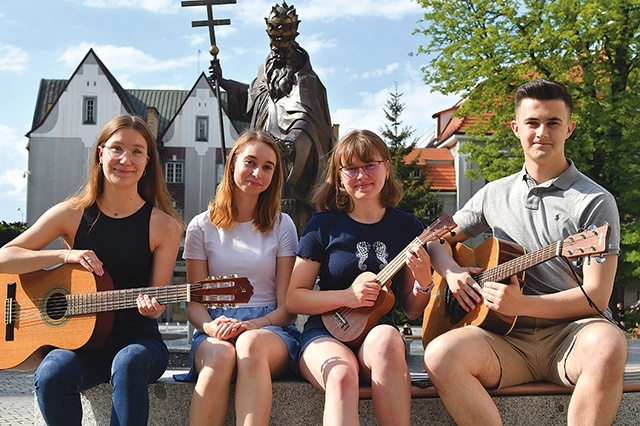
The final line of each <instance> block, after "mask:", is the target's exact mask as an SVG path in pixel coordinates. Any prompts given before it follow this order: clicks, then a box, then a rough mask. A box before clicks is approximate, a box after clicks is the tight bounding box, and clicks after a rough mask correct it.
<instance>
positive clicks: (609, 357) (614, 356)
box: [579, 325, 628, 369]
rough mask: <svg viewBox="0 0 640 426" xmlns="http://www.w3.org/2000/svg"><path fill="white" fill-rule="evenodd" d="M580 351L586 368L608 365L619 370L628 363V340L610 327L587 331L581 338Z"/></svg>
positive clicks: (598, 327)
mask: <svg viewBox="0 0 640 426" xmlns="http://www.w3.org/2000/svg"><path fill="white" fill-rule="evenodd" d="M579 349H580V351H581V353H582V354H583V356H582V358H583V359H584V360H585V362H584V365H585V366H589V365H592V366H594V367H595V366H597V365H599V366H602V365H608V366H610V367H611V368H614V369H615V368H617V369H619V368H624V365H625V364H626V361H627V352H628V343H627V339H626V338H625V336H624V335H623V334H622V333H620V332H618V330H614V329H613V327H611V326H608V325H597V326H592V327H590V328H587V329H585V330H584V331H583V332H582V333H581V336H580V344H579Z"/></svg>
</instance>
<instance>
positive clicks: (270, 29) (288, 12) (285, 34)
mask: <svg viewBox="0 0 640 426" xmlns="http://www.w3.org/2000/svg"><path fill="white" fill-rule="evenodd" d="M264 20H265V22H266V23H267V34H269V37H270V38H271V44H272V45H273V46H276V47H284V48H286V47H290V46H291V45H293V43H294V42H295V39H296V37H297V36H298V24H299V23H300V21H299V20H298V15H297V13H296V8H295V7H294V6H293V5H292V6H288V5H287V2H286V1H285V2H282V6H280V5H279V4H277V3H276V5H275V6H273V7H272V8H271V13H269V16H267V17H266V18H264Z"/></svg>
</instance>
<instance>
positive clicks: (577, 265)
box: [572, 257, 582, 268]
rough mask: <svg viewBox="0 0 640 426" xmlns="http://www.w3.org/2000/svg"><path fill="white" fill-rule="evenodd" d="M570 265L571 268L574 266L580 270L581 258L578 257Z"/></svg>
mask: <svg viewBox="0 0 640 426" xmlns="http://www.w3.org/2000/svg"><path fill="white" fill-rule="evenodd" d="M572 263H573V266H575V267H576V268H580V267H581V266H582V258H581V257H579V258H577V259H576V260H574V261H573V262H572Z"/></svg>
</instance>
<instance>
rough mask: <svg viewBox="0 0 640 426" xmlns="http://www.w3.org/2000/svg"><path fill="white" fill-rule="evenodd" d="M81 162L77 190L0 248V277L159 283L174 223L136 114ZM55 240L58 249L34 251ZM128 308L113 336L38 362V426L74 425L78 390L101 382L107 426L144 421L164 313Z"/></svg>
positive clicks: (159, 366)
mask: <svg viewBox="0 0 640 426" xmlns="http://www.w3.org/2000/svg"><path fill="white" fill-rule="evenodd" d="M90 158H91V160H90V161H91V164H90V167H89V176H88V179H87V182H86V183H85V185H84V187H83V189H82V190H81V191H80V192H79V193H78V194H77V195H75V196H74V197H72V198H70V199H68V200H66V201H63V202H61V203H59V204H57V205H55V206H53V207H52V208H50V209H49V210H48V211H46V212H45V213H44V214H43V215H42V216H41V217H40V218H39V219H38V220H37V221H36V222H35V223H34V224H33V226H31V227H30V228H29V229H27V230H26V231H25V232H24V233H22V234H21V235H20V236H18V237H16V238H15V239H14V240H13V241H11V242H9V243H8V244H6V245H5V246H4V247H2V248H1V249H0V272H3V273H16V274H17V273H26V272H32V271H36V270H40V269H43V268H46V267H50V266H53V265H55V264H59V263H77V264H79V265H81V266H82V267H83V268H85V269H86V270H88V271H90V272H92V273H94V274H96V275H97V276H103V275H104V274H105V273H107V272H108V274H109V275H110V277H111V280H112V282H113V285H114V288H115V289H125V288H139V287H147V286H149V287H151V286H165V285H167V284H168V283H169V281H170V279H171V275H172V273H173V265H174V263H175V260H176V257H177V254H178V249H179V245H180V238H181V235H182V231H183V224H182V221H181V219H180V218H179V216H178V215H177V213H176V211H175V210H174V208H173V206H172V203H171V198H170V196H169V192H168V190H167V187H166V185H165V183H164V178H163V176H162V170H161V168H160V161H159V158H158V151H157V147H156V144H155V138H154V136H153V134H152V132H151V129H150V128H149V127H148V125H147V124H146V123H145V122H144V121H143V120H142V119H141V118H139V117H134V116H130V115H122V116H118V117H115V118H114V119H112V120H111V121H109V122H108V123H107V124H106V125H105V127H104V128H103V129H102V131H101V133H100V134H99V136H98V138H97V141H96V143H95V144H94V146H93V151H92V154H91V157H90ZM58 238H60V239H61V240H62V242H63V244H64V246H65V248H63V249H56V250H53V249H52V250H42V249H43V248H45V247H46V246H47V245H49V244H50V243H52V242H54V241H55V240H56V239H58ZM136 304H137V309H135V308H133V309H125V310H118V311H115V313H114V314H115V315H114V324H113V329H112V331H111V333H110V335H109V337H108V339H107V342H106V343H105V344H104V345H102V346H101V347H100V348H98V349H96V350H87V349H79V350H75V351H70V350H65V349H54V350H53V351H51V352H49V353H48V354H47V355H46V356H45V358H44V359H43V360H42V362H41V363H40V365H39V366H38V368H37V370H36V374H35V385H36V395H37V399H38V405H39V406H40V411H41V412H42V415H43V417H44V419H45V421H46V422H47V424H50V425H56V424H64V425H80V424H81V421H82V407H81V403H80V392H81V391H83V390H86V389H89V388H91V387H94V386H96V385H98V384H100V383H105V382H109V381H110V382H111V384H112V385H113V408H112V413H111V424H131V425H134V424H135V425H140V424H147V421H148V414H149V401H148V393H147V385H148V384H149V383H151V382H153V381H155V380H157V379H158V378H159V377H160V376H161V375H162V373H163V372H164V370H165V369H166V367H167V364H168V350H167V347H166V346H165V344H164V342H163V341H162V337H161V335H160V332H159V331H158V325H157V322H156V319H157V318H158V317H159V316H160V315H161V314H162V312H163V311H164V309H165V306H164V305H161V304H160V303H159V302H158V301H157V300H156V299H155V298H151V297H149V296H148V295H146V294H141V295H139V296H138V298H137V300H136Z"/></svg>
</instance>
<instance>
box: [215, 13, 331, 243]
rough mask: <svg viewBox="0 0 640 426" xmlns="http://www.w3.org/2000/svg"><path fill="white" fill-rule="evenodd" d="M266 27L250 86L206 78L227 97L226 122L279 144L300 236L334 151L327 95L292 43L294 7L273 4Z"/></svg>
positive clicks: (218, 73)
mask: <svg viewBox="0 0 640 426" xmlns="http://www.w3.org/2000/svg"><path fill="white" fill-rule="evenodd" d="M265 21H266V23H267V34H268V35H269V39H270V47H271V49H270V52H269V55H268V56H267V58H266V60H265V62H264V64H262V65H260V67H259V68H258V76H257V77H256V79H255V80H253V82H252V83H251V84H250V85H247V84H244V83H240V82H237V81H234V80H228V79H225V78H223V77H222V70H221V69H213V68H212V69H211V73H212V75H213V76H214V78H216V79H217V81H218V82H219V84H220V87H222V88H223V89H224V90H225V91H226V92H227V113H228V115H229V117H230V118H231V119H235V120H240V121H245V122H250V125H251V127H254V128H257V129H262V130H266V131H267V132H269V133H270V134H271V135H273V136H274V138H275V139H276V140H277V141H278V143H279V145H280V149H281V152H282V158H283V162H284V163H285V164H284V166H285V167H284V170H285V174H286V175H285V179H286V184H285V190H284V194H283V204H284V205H283V208H284V210H285V211H287V212H288V213H289V214H290V215H291V216H292V218H293V219H294V221H295V222H296V226H297V227H298V231H299V232H300V231H301V230H302V228H304V226H305V225H306V223H307V222H308V220H309V218H310V217H311V214H312V213H313V211H314V208H313V207H312V206H311V205H310V201H309V198H310V195H311V194H310V193H311V190H312V188H313V186H314V184H315V183H316V182H317V180H318V179H320V177H321V175H322V173H323V172H324V170H325V166H326V156H327V153H328V152H329V151H330V150H331V148H332V146H333V139H334V137H333V131H332V124H331V117H330V114H329V105H328V102H327V92H326V89H325V87H324V86H323V84H322V82H321V81H320V79H319V78H318V76H317V75H316V73H315V72H314V71H313V69H312V67H311V62H310V61H309V54H308V53H307V52H306V51H305V50H304V49H303V48H302V47H300V45H299V44H298V43H297V42H296V37H297V36H298V24H299V23H300V22H301V21H300V20H299V19H298V15H297V14H296V10H295V7H294V6H293V5H292V6H288V5H287V3H286V2H283V3H282V6H280V5H278V4H276V5H275V6H273V8H272V9H271V12H270V13H269V16H267V17H266V18H265Z"/></svg>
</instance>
